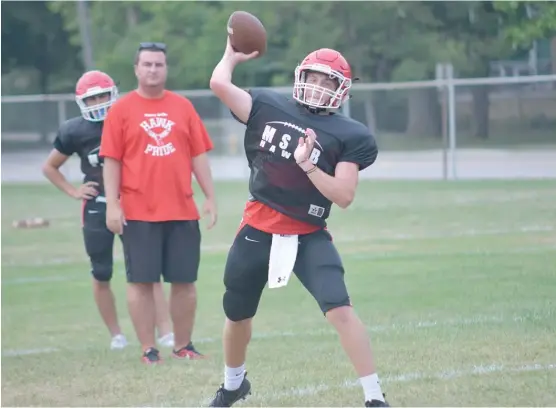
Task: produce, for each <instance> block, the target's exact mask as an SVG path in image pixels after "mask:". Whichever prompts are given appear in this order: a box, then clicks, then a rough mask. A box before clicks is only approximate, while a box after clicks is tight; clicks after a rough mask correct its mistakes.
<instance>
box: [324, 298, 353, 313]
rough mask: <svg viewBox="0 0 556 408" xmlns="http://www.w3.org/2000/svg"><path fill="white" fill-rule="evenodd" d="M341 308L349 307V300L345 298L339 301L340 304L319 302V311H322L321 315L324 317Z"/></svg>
mask: <svg viewBox="0 0 556 408" xmlns="http://www.w3.org/2000/svg"><path fill="white" fill-rule="evenodd" d="M343 306H351V301H350V300H349V298H346V299H345V300H343V301H340V302H323V303H320V302H319V307H320V310H321V311H322V313H323V314H324V315H325V316H326V314H327V313H328V312H330V311H331V310H333V309H337V308H338V307H343Z"/></svg>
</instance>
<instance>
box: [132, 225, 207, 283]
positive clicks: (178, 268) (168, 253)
mask: <svg viewBox="0 0 556 408" xmlns="http://www.w3.org/2000/svg"><path fill="white" fill-rule="evenodd" d="M126 223H127V225H124V233H123V236H122V239H123V244H124V257H125V266H126V274H127V280H128V282H132V283H153V282H160V277H161V276H162V277H163V278H164V282H169V283H193V282H195V281H196V280H197V273H198V270H199V262H200V258H201V231H200V229H199V222H198V221H196V220H194V221H160V222H148V221H134V220H128V221H126Z"/></svg>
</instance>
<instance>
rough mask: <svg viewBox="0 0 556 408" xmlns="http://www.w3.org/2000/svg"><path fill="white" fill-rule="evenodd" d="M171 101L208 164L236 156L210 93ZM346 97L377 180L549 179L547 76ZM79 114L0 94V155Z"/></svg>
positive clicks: (553, 110) (238, 128)
mask: <svg viewBox="0 0 556 408" xmlns="http://www.w3.org/2000/svg"><path fill="white" fill-rule="evenodd" d="M274 89H275V90H276V91H278V92H280V93H283V94H284V95H287V96H290V94H291V88H289V87H285V88H274ZM179 93H181V94H183V95H185V96H187V97H188V98H189V99H190V100H191V101H192V103H193V104H194V105H195V107H196V109H197V111H198V112H199V114H200V116H201V118H202V119H203V121H204V123H205V125H206V127H207V129H208V131H209V133H210V135H211V137H212V138H213V140H214V144H215V150H214V152H213V157H220V158H222V159H224V158H226V160H231V159H233V158H241V156H242V154H243V147H242V146H243V145H242V138H243V132H244V126H243V125H241V124H239V123H238V122H236V121H235V120H234V119H233V118H232V117H231V115H230V112H229V111H228V109H226V107H225V106H224V105H223V104H222V103H221V102H220V101H219V100H218V99H217V98H216V97H215V96H214V95H213V94H212V92H210V91H209V90H202V91H180V92H179ZM352 96H353V97H352V99H351V100H350V102H349V104H347V106H346V107H345V112H344V113H345V114H348V115H350V116H351V117H353V118H354V119H356V120H358V121H360V122H362V123H364V124H366V125H367V126H368V127H369V128H370V129H371V131H372V133H373V134H374V135H375V136H376V138H377V140H378V144H379V148H380V152H381V154H380V155H379V160H378V161H377V166H373V167H375V168H377V169H378V170H376V171H375V170H373V171H375V173H374V174H375V175H376V176H378V177H380V176H382V175H384V176H388V175H390V176H392V177H397V175H398V173H399V177H402V178H406V177H421V176H422V177H427V178H429V177H432V178H442V177H443V178H455V177H481V176H482V175H484V176H485V177H489V174H490V177H498V176H499V175H500V176H504V175H506V176H507V177H511V176H512V175H513V176H520V172H522V170H521V169H522V168H523V169H525V170H524V171H525V172H526V173H527V172H530V173H531V174H530V175H531V176H538V177H546V176H556V159H555V157H554V155H556V75H543V76H528V77H506V78H500V77H498V78H479V79H443V80H435V81H423V82H407V83H383V84H380V83H377V84H357V85H354V87H353V88H352ZM79 114H80V113H79V110H78V107H77V105H76V103H75V101H74V96H73V95H71V94H67V95H28V96H27V95H25V96H3V97H2V149H3V156H4V155H5V154H6V153H8V152H13V151H17V152H18V155H20V156H21V155H22V154H24V153H25V152H26V151H27V152H29V151H37V150H44V149H45V148H49V146H51V142H52V140H53V139H54V137H55V135H56V131H57V129H58V127H59V125H60V124H61V123H62V122H63V121H65V120H66V119H69V118H71V117H73V116H77V115H79ZM3 159H4V157H3ZM515 160H518V162H519V163H518V165H517V166H516V162H515ZM3 161H4V160H3ZM379 165H380V166H379ZM242 166H243V163H242ZM510 167H513V169H514V170H513V172H512V171H511V169H510ZM552 168H553V169H554V170H552ZM412 169H413V170H412ZM487 169H490V170H488V171H487ZM527 169H528V170H527ZM3 170H5V169H4V166H3ZM516 172H517V173H516ZM514 173H515V174H514ZM242 174H243V173H242ZM404 174H406V176H404ZM524 175H527V174H524ZM215 176H216V177H219V176H220V175H219V174H216V175H215Z"/></svg>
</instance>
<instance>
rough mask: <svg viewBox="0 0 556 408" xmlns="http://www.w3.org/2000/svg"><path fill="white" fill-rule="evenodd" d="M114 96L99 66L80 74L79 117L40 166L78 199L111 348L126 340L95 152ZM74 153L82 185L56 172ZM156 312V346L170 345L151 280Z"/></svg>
mask: <svg viewBox="0 0 556 408" xmlns="http://www.w3.org/2000/svg"><path fill="white" fill-rule="evenodd" d="M117 97H118V88H117V87H116V84H115V83H114V81H113V79H112V78H111V77H110V76H109V75H107V74H106V73H104V72H101V71H89V72H86V73H85V74H83V75H82V76H81V78H79V80H78V81H77V84H76V87H75V100H76V102H77V105H78V106H79V108H80V110H81V116H78V117H75V118H72V119H69V120H67V121H66V122H64V123H63V124H62V125H61V126H60V129H59V130H58V134H57V136H56V139H55V140H54V147H53V149H52V151H51V152H50V154H49V156H48V158H47V159H46V162H45V163H44V165H43V173H44V175H45V176H46V178H48V180H50V182H51V183H52V184H54V185H55V186H56V187H58V188H59V189H60V190H62V191H63V192H64V193H66V194H67V195H68V196H70V197H72V198H74V199H77V200H82V201H83V208H82V211H83V214H82V230H83V239H84V242H85V250H86V252H87V255H88V256H89V259H90V263H91V274H92V276H93V293H94V298H95V302H96V304H97V307H98V310H99V312H100V315H101V317H102V319H103V321H104V323H105V324H106V327H107V328H108V330H109V332H110V335H111V336H112V340H111V343H110V348H112V349H121V348H124V347H125V346H126V345H127V344H128V342H127V339H126V337H125V336H124V335H123V334H122V331H121V328H120V325H119V323H118V317H117V312H116V305H115V300H114V294H113V292H112V289H111V288H110V280H111V279H112V273H113V246H114V234H113V233H112V232H111V231H110V230H108V228H107V227H106V199H105V197H104V186H103V180H102V165H103V160H102V159H101V158H100V157H99V155H98V152H99V147H100V140H101V135H102V127H103V123H104V118H105V117H106V112H107V111H108V109H109V108H110V106H111V105H112V103H114V101H115V100H116V99H117ZM73 154H77V155H78V156H79V158H80V159H81V172H82V173H83V174H84V180H83V184H82V185H80V186H79V187H75V186H74V185H72V184H71V183H69V182H68V181H67V180H66V178H65V177H64V175H63V174H62V173H61V172H60V167H61V166H62V165H63V164H64V163H65V162H66V161H67V160H68V159H69V158H70V156H72V155H73ZM154 292H155V293H154V295H155V301H156V315H157V327H158V334H159V339H158V342H159V344H160V345H161V346H165V347H173V346H174V335H173V333H172V332H171V329H170V327H171V326H170V320H169V312H168V303H167V301H166V299H165V297H164V291H163V287H162V284H156V285H154Z"/></svg>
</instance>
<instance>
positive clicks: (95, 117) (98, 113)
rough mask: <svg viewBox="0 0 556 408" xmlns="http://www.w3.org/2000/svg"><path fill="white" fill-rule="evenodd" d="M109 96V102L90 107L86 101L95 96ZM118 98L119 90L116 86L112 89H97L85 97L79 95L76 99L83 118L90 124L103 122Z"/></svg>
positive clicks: (91, 90) (90, 91) (93, 89)
mask: <svg viewBox="0 0 556 408" xmlns="http://www.w3.org/2000/svg"><path fill="white" fill-rule="evenodd" d="M104 95H107V96H108V100H107V101H106V102H101V103H97V104H94V105H90V106H89V105H88V104H87V102H86V100H87V98H92V97H95V96H104ZM117 98H118V88H117V87H116V86H113V87H110V88H100V87H95V88H92V89H90V90H88V91H87V93H85V94H84V95H79V96H76V97H75V101H76V102H77V105H78V106H79V109H81V114H82V115H83V118H84V119H86V120H88V121H90V122H102V121H103V120H104V119H105V118H106V115H107V113H108V108H110V106H112V104H113V103H114V102H115V101H116V99H117Z"/></svg>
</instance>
